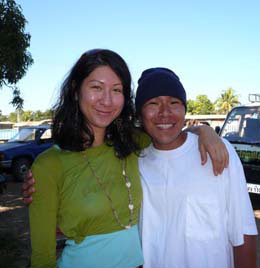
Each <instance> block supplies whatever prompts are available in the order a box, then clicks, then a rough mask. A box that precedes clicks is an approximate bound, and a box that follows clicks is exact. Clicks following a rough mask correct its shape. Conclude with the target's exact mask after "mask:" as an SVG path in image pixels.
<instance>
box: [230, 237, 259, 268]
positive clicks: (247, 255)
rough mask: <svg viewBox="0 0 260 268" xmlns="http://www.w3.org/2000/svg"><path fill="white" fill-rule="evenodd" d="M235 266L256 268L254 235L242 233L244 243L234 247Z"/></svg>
mask: <svg viewBox="0 0 260 268" xmlns="http://www.w3.org/2000/svg"><path fill="white" fill-rule="evenodd" d="M234 264H235V268H256V236H255V235H244V244H243V245H241V246H238V247H234Z"/></svg>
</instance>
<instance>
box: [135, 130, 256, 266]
mask: <svg viewBox="0 0 260 268" xmlns="http://www.w3.org/2000/svg"><path fill="white" fill-rule="evenodd" d="M224 142H225V144H226V146H227V149H228V152H229V157H230V162H229V167H228V168H227V169H225V170H224V172H223V173H222V174H221V175H219V176H217V177H216V176H214V174H213V169H212V163H211V161H210V158H209V157H208V161H207V163H206V165H204V166H202V165H201V158H200V154H199V150H198V138H197V136H196V135H194V134H191V133H188V135H187V139H186V141H185V143H184V144H183V145H182V146H181V147H179V148H177V149H175V150H170V151H161V150H157V149H155V148H154V147H153V146H152V145H151V146H149V147H148V148H146V149H145V150H144V152H143V154H144V157H140V158H139V168H140V172H141V179H142V187H143V207H142V211H141V219H140V231H141V237H142V247H143V254H144V260H145V263H144V268H230V267H233V246H239V245H242V244H243V243H244V237H243V236H244V234H247V235H256V234H257V229H256V224H255V219H254V214H253V210H252V206H251V203H250V199H249V196H248V192H247V186H246V182H245V177H244V172H243V168H242V165H241V162H240V160H239V158H238V156H237V154H236V152H235V151H234V149H233V147H232V145H231V144H229V143H228V142H227V141H224Z"/></svg>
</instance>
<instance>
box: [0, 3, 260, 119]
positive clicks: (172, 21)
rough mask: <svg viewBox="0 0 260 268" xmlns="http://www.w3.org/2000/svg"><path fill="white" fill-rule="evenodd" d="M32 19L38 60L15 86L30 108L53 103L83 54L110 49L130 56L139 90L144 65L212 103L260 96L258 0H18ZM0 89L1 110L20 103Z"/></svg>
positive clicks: (32, 47) (30, 28) (30, 26)
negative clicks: (164, 71)
mask: <svg viewBox="0 0 260 268" xmlns="http://www.w3.org/2000/svg"><path fill="white" fill-rule="evenodd" d="M16 2H17V3H18V4H19V5H20V6H21V7H22V10H23V14H24V16H25V18H26V20H27V21H28V23H27V25H26V32H29V33H30V34H31V44H30V47H29V49H28V50H29V51H30V53H31V55H32V57H33V59H34V64H33V65H32V66H31V67H29V69H28V71H27V73H26V75H25V76H24V77H23V78H22V79H21V80H20V81H19V83H18V84H17V85H18V87H19V89H20V90H21V92H22V97H23V99H24V107H23V108H24V110H33V111H36V110H41V111H45V110H47V109H49V108H51V107H52V105H53V104H54V103H55V101H56V98H57V96H58V93H59V87H60V85H61V83H62V81H63V79H64V78H65V77H66V74H67V73H68V72H69V70H70V69H71V67H72V66H73V64H74V63H75V62H76V61H77V59H78V58H79V57H80V55H81V54H83V53H84V52H85V51H87V50H89V49H93V48H107V49H111V50H114V51H115V52H117V53H119V54H120V55H121V56H122V57H123V58H124V59H125V61H126V62H127V64H128V66H129V69H130V71H131V74H132V78H133V88H134V89H136V87H137V81H138V78H139V77H140V75H141V73H142V71H143V70H145V69H147V68H151V67H167V68H170V69H172V70H173V71H174V72H175V73H176V74H177V75H178V76H179V77H180V80H181V81H182V83H183V85H184V88H185V89H186V92H187V97H188V99H195V98H196V96H197V95H207V96H208V98H209V99H210V100H211V101H212V102H214V101H215V100H216V99H217V98H218V97H219V96H220V94H221V93H222V92H223V91H224V90H227V89H228V88H229V87H232V88H233V89H234V90H235V93H236V94H238V95H239V99H240V101H241V102H242V103H246V102H247V100H248V94H249V93H259V94H260V16H259V14H260V1H259V0H243V1H242V0H229V1H226V0H218V1H208V0H196V1H195V0H193V1H192V0H182V1H179V0H178V1H177V0H160V1H159V0H157V1H154V0H149V1H148V0H131V1H130V0H125V1H122V0H121V1H119V0H109V1H103V0H99V1H90V0H77V1H68V0H62V1H61V0H56V1H53V0H45V1H35V0H16ZM11 99H12V92H11V90H10V89H8V88H3V89H2V90H0V110H1V111H2V114H4V115H7V114H9V113H10V112H14V111H15V108H14V107H13V106H11V105H10V104H9V103H10V101H11Z"/></svg>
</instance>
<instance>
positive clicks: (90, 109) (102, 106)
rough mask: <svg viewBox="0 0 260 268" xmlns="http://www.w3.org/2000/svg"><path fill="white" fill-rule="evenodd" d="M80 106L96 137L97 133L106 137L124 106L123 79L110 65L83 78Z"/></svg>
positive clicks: (98, 68)
mask: <svg viewBox="0 0 260 268" xmlns="http://www.w3.org/2000/svg"><path fill="white" fill-rule="evenodd" d="M79 106H80V110H81V112H82V113H83V115H84V116H85V118H86V120H87V122H88V125H89V127H91V128H92V130H93V132H94V135H95V139H96V137H97V135H98V136H101V137H103V138H104V135H105V130H106V127H107V126H109V125H110V124H111V123H112V121H113V120H114V119H115V118H117V117H118V116H119V115H120V113H121V111H122V109H123V106H124V94H123V84H122V81H121V80H120V78H119V77H118V76H117V74H116V73H115V72H114V71H113V70H112V69H111V68H110V67H109V66H100V67H97V68H96V69H95V70H94V71H93V72H91V73H90V74H89V76H88V77H86V78H85V79H84V80H83V83H82V85H81V88H80V95H79Z"/></svg>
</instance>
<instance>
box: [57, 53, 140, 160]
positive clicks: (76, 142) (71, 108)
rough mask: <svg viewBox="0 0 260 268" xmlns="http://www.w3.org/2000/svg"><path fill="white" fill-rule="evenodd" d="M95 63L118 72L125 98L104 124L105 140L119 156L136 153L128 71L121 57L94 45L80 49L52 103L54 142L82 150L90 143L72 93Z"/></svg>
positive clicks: (91, 135) (88, 130) (89, 133)
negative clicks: (108, 121)
mask: <svg viewBox="0 0 260 268" xmlns="http://www.w3.org/2000/svg"><path fill="white" fill-rule="evenodd" d="M99 66H109V67H110V68H111V69H112V70H113V71H114V72H115V73H116V74H117V75H118V77H119V78H120V79H121V81H122V84H123V94H124V98H125V102H124V107H123V110H122V112H121V114H120V115H119V117H118V118H117V119H115V120H114V122H112V123H111V124H110V125H109V126H108V127H107V128H106V134H105V142H106V143H107V144H108V145H111V146H113V147H114V149H115V152H116V155H117V156H118V157H119V158H124V157H126V156H128V155H129V154H131V153H132V152H135V153H138V152H139V146H138V145H137V144H136V143H135V141H134V139H133V137H134V135H133V131H134V120H135V118H134V105H133V95H132V90H131V75H130V72H129V69H128V67H127V64H126V63H125V61H124V60H123V59H122V57H121V56H119V55H118V54H117V53H115V52H113V51H111V50H107V49H94V50H90V51H87V52H86V53H84V54H83V55H82V56H81V57H80V58H79V60H78V61H77V62H76V64H75V65H74V66H73V68H72V69H71V71H70V73H69V74H68V76H67V78H66V79H65V81H64V82H63V84H62V86H61V93H60V98H59V100H58V102H57V104H56V105H55V106H54V120H53V139H54V142H55V143H56V144H58V145H59V146H60V147H61V148H62V149H65V150H70V151H83V150H85V149H86V148H88V147H91V146H92V144H93V142H94V133H93V131H92V129H91V127H90V126H89V125H88V124H87V122H86V119H85V117H84V115H83V114H82V112H81V110H80V108H79V102H78V99H77V98H76V96H79V95H80V94H79V92H80V88H81V85H82V82H83V80H84V79H85V78H86V77H87V76H88V75H89V74H90V73H91V72H92V71H94V70H95V69H96V68H97V67H99ZM115 121H117V122H118V123H117V124H116V123H115ZM118 126H119V127H118Z"/></svg>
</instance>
